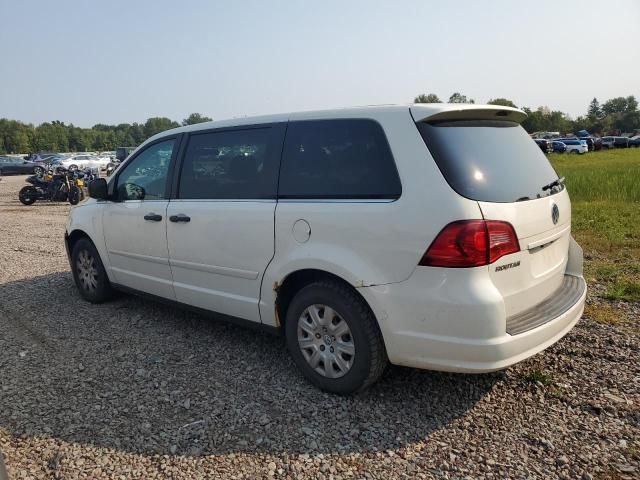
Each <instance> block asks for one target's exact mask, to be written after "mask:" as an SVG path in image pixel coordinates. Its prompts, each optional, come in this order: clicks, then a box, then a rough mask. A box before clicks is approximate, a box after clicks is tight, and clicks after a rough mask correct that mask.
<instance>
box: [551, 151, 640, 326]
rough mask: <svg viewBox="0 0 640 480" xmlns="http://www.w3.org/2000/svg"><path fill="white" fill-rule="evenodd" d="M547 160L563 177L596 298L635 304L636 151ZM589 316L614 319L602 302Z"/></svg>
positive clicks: (639, 223)
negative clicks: (594, 284)
mask: <svg viewBox="0 0 640 480" xmlns="http://www.w3.org/2000/svg"><path fill="white" fill-rule="evenodd" d="M549 157H550V160H551V163H552V164H553V166H554V167H555V168H556V171H557V172H558V174H559V175H560V176H564V177H566V185H567V189H568V191H569V195H570V196H571V204H572V210H573V221H572V223H573V235H574V237H575V238H576V240H577V241H578V243H580V245H581V246H582V248H583V249H584V253H585V276H586V278H587V281H588V282H595V283H596V284H598V285H601V286H602V287H603V288H599V289H596V294H597V295H598V296H599V297H601V298H602V299H606V300H622V301H625V302H640V149H636V148H633V149H619V150H611V151H607V150H605V151H600V152H590V153H588V154H586V155H581V156H577V155H562V154H552V155H550V156H549ZM587 312H588V313H589V309H588V310H587ZM591 316H592V317H594V318H593V319H595V320H601V321H613V320H614V319H618V317H619V316H618V315H616V312H615V310H614V309H612V307H611V305H607V304H606V303H605V304H603V305H600V306H599V307H598V310H597V311H596V310H594V309H593V308H592V309H591Z"/></svg>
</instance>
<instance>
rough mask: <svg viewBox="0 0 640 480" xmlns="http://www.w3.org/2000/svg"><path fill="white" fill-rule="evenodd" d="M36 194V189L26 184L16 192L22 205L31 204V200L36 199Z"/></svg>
mask: <svg viewBox="0 0 640 480" xmlns="http://www.w3.org/2000/svg"><path fill="white" fill-rule="evenodd" d="M37 195H38V191H37V190H36V189H35V187H30V186H28V185H27V186H26V187H22V188H21V189H20V191H19V192H18V200H20V203H22V204H24V205H32V204H33V202H35V201H36V197H37Z"/></svg>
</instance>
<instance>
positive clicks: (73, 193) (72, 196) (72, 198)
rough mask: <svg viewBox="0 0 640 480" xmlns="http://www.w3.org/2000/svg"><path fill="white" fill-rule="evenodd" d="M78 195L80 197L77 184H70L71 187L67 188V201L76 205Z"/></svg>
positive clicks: (78, 199) (78, 198)
mask: <svg viewBox="0 0 640 480" xmlns="http://www.w3.org/2000/svg"><path fill="white" fill-rule="evenodd" d="M80 197H81V192H80V189H79V188H78V187H77V186H75V185H72V186H71V189H70V190H69V203H70V204H71V205H77V204H78V202H79V201H80Z"/></svg>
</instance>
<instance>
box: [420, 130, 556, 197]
mask: <svg viewBox="0 0 640 480" xmlns="http://www.w3.org/2000/svg"><path fill="white" fill-rule="evenodd" d="M417 126H418V130H420V133H421V134H422V138H423V139H424V141H425V143H426V144H427V147H428V148H429V151H430V152H431V154H432V155H433V158H434V159H435V161H436V163H437V165H438V168H440V171H441V172H442V174H443V175H444V177H445V179H446V180H447V182H448V183H449V185H451V187H452V188H453V189H454V190H455V191H456V192H458V193H459V194H460V195H462V196H464V197H467V198H470V199H472V200H477V201H482V202H516V201H524V200H533V199H536V198H541V197H545V196H548V195H551V194H553V193H555V192H557V191H559V189H562V188H564V187H562V186H559V187H558V188H556V189H547V190H546V191H545V190H543V189H542V187H544V186H545V185H547V184H549V183H551V182H553V181H554V180H556V179H557V178H558V175H557V174H556V172H555V170H554V169H553V167H552V166H551V164H550V163H549V161H548V160H547V157H545V155H544V154H543V153H542V151H541V150H540V147H538V145H536V143H535V142H532V141H531V138H530V137H529V135H528V134H527V132H526V131H525V130H524V129H523V128H522V127H521V126H520V125H519V124H518V123H515V122H509V121H494V120H457V121H445V122H434V123H418V124H417Z"/></svg>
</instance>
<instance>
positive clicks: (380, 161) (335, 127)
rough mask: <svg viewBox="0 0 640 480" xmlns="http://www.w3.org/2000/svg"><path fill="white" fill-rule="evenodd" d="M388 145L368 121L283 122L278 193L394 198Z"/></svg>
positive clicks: (396, 189)
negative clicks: (286, 124)
mask: <svg viewBox="0 0 640 480" xmlns="http://www.w3.org/2000/svg"><path fill="white" fill-rule="evenodd" d="M401 192H402V186H401V184H400V178H399V177H398V171H397V170H396V166H395V163H394V161H393V156H392V154H391V149H390V147H389V144H388V142H387V139H386V137H385V134H384V131H383V130H382V127H381V126H380V125H379V124H378V123H377V122H375V121H373V120H365V119H346V120H311V121H298V122H291V123H289V127H288V128H287V136H286V140H285V146H284V152H283V156H282V168H281V173H280V187H279V190H278V195H279V196H280V197H283V198H398V197H399V196H400V194H401Z"/></svg>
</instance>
